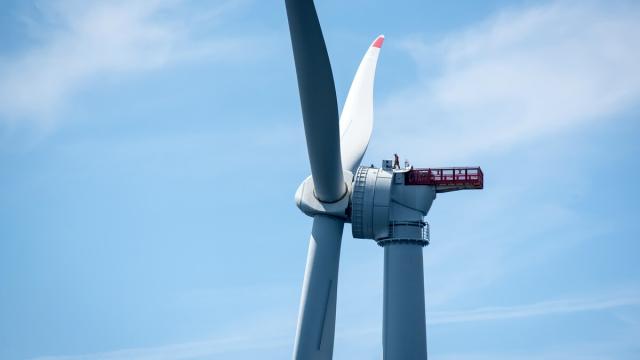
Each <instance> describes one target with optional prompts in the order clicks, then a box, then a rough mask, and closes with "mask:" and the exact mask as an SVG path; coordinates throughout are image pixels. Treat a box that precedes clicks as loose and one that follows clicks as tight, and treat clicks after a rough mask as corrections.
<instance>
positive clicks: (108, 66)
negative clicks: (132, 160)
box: [0, 0, 246, 123]
mask: <svg viewBox="0 0 640 360" xmlns="http://www.w3.org/2000/svg"><path fill="white" fill-rule="evenodd" d="M236 2H237V1H226V0H225V1H217V2H215V3H214V4H212V5H209V6H208V9H205V10H206V11H205V10H203V9H197V10H189V6H188V5H190V4H185V3H186V2H185V1H180V0H173V1H172V0H134V1H91V2H84V1H73V0H62V1H58V2H54V3H53V5H49V6H46V7H42V8H40V15H41V16H40V17H38V21H36V20H33V19H31V20H27V21H26V22H25V23H26V24H29V28H30V29H31V32H32V33H33V35H34V38H37V39H38V41H36V42H35V45H34V46H32V47H31V48H28V49H26V50H25V51H24V52H21V53H19V54H12V55H5V56H1V55H0V119H3V118H4V119H5V120H10V121H17V120H24V119H29V120H35V121H38V122H40V123H42V122H45V121H47V120H50V119H51V117H52V115H54V114H55V112H56V111H57V110H59V109H60V108H61V107H62V106H63V105H65V104H66V103H67V102H68V100H69V98H70V96H72V95H73V94H74V93H75V92H77V91H78V90H80V89H81V88H82V87H83V86H85V85H87V84H88V83H89V82H91V81H93V80H96V79H98V78H99V77H101V76H105V75H107V76H109V75H114V74H115V75H118V74H123V73H130V72H138V71H149V70H156V69H160V68H163V67H165V66H168V65H171V64H174V63H176V62H180V61H184V60H189V59H197V58H202V57H207V58H214V59H221V58H223V59H228V58H232V59H233V58H234V57H235V58H238V57H240V54H241V53H242V50H241V49H242V47H241V45H243V44H245V43H246V39H242V38H229V37H217V38H213V37H212V36H211V34H208V36H201V34H198V31H197V30H198V28H199V27H206V25H207V24H211V23H214V24H215V23H216V22H218V21H219V19H220V17H221V16H222V15H223V14H225V13H226V12H228V11H229V10H230V9H231V8H232V6H231V5H232V4H234V3H236Z"/></svg>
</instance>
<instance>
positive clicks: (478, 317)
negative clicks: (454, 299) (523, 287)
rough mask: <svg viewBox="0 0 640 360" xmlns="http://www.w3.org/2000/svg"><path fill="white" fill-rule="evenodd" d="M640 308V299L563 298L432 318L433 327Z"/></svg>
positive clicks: (441, 314) (632, 297)
mask: <svg viewBox="0 0 640 360" xmlns="http://www.w3.org/2000/svg"><path fill="white" fill-rule="evenodd" d="M637 305H640V296H631V297H628V296H620V297H611V298H601V299H563V300H555V301H545V302H539V303H535V304H527V305H517V306H503V307H486V308H479V309H473V310H467V311H454V312H436V313H432V314H431V315H430V316H429V322H430V323H431V324H451V323H460V322H473V321H491V320H504V319H515V318H527V317H533V316H543V315H553V314H568V313H575V312H582V311H597V310H606V309H611V308H617V307H622V306H637Z"/></svg>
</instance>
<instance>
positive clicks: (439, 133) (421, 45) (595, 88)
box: [373, 2, 640, 160]
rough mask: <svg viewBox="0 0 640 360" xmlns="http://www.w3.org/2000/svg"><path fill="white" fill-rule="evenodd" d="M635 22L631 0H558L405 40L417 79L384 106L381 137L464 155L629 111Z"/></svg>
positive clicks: (635, 88)
mask: <svg viewBox="0 0 640 360" xmlns="http://www.w3.org/2000/svg"><path fill="white" fill-rule="evenodd" d="M638 18H640V6H639V5H638V4H637V3H633V2H628V3H627V2H624V3H620V2H615V3H612V2H589V3H583V2H579V3H575V2H574V3H571V2H554V3H550V4H546V5H543V6H537V7H532V8H524V9H516V10H511V11H506V12H503V13H501V14H499V15H497V16H494V17H492V18H490V19H489V20H487V21H485V22H483V23H481V24H479V25H476V26H471V27H469V28H467V29H466V30H465V31H463V32H459V33H455V34H452V35H448V36H446V37H445V38H444V39H442V40H441V41H439V42H437V43H426V42H424V41H421V40H420V39H418V38H413V39H410V40H406V41H404V42H403V45H402V46H403V47H404V48H405V49H406V50H407V51H408V52H409V54H410V55H411V56H412V57H413V58H414V59H415V61H416V63H417V66H418V69H419V80H418V82H417V83H416V84H413V85H411V86H410V87H407V88H405V89H404V90H402V91H400V92H399V93H396V94H393V95H391V96H390V97H389V98H387V99H386V101H384V102H383V103H382V104H381V107H380V108H379V111H378V113H377V121H376V127H377V130H376V134H375V137H376V140H375V142H378V141H380V142H382V143H383V144H390V143H393V144H395V145H394V146H396V148H397V147H398V146H404V147H405V148H402V149H397V150H395V151H402V152H403V153H415V154H419V153H423V154H429V155H428V156H427V157H428V158H429V159H430V160H434V159H435V160H441V159H440V158H439V156H438V155H437V154H443V155H444V154H446V157H447V159H449V160H451V159H467V158H468V157H469V156H470V155H474V154H477V153H478V152H483V151H487V150H507V149H510V148H511V147H512V146H513V145H516V144H520V143H522V142H526V141H529V140H531V139H534V138H536V137H540V136H544V135H553V134H554V133H557V132H559V131H563V130H566V129H568V128H571V127H574V126H576V125H580V124H583V123H585V122H588V121H592V120H596V119H602V118H606V117H609V116H611V115H614V114H616V113H618V112H620V111H623V110H624V109H625V108H627V107H628V106H629V105H631V104H634V103H637V102H638V100H640V66H639V65H638V64H640V37H638V36H637V34H639V33H640V22H638V21H637V20H638ZM389 40H390V41H393V40H392V39H389ZM400 139H402V141H399V140H400ZM408 139H412V140H408ZM415 140H419V141H415ZM399 143H402V144H401V145H398V144H399ZM452 144H455V145H452ZM373 145H374V146H375V144H373ZM409 146H419V149H414V148H409ZM443 149H446V151H443ZM416 150H420V151H416ZM385 151H387V152H388V150H387V149H385ZM414 160H417V159H414Z"/></svg>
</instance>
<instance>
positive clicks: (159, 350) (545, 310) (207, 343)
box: [37, 296, 640, 360]
mask: <svg viewBox="0 0 640 360" xmlns="http://www.w3.org/2000/svg"><path fill="white" fill-rule="evenodd" d="M638 305H640V296H611V297H609V298H574V299H563V300H555V301H545V302H540V303H534V304H526V305H515V306H502V307H487V308H480V309H473V310H463V311H450V312H435V313H431V314H430V315H429V316H428V322H429V324H430V325H443V324H452V323H461V322H476V321H492V320H504V319H514V318H530V317H536V316H544V315H554V314H555V315H557V314H568V313H575V312H585V311H600V310H608V309H614V308H619V307H623V306H638ZM261 328H262V327H261ZM379 331H380V327H379V326H375V327H362V328H359V329H338V331H337V334H336V335H337V336H338V337H339V338H348V339H350V340H353V339H358V338H362V337H366V338H367V339H370V335H371V334H373V333H378V332H379ZM246 333H247V334H244V335H230V336H223V337H214V338H210V339H205V340H201V341H193V342H186V343H180V344H171V345H163V346H157V347H147V348H131V349H123V350H116V351H109V352H102V353H93V354H83V355H74V356H47V357H39V358H37V359H38V360H76V359H89V360H93V359H101V360H116V359H118V360H127V359H143V360H155V359H165V360H166V359H176V360H177V359H194V358H201V357H204V356H206V357H209V358H218V357H217V356H220V358H225V359H226V358H229V357H228V355H229V354H230V353H246V352H250V351H255V350H261V351H265V350H267V349H273V348H283V347H287V346H290V345H291V342H292V341H291V336H292V335H293V334H292V333H290V332H286V331H283V330H282V329H281V327H280V328H279V329H277V330H272V331H265V332H262V333H260V334H258V333H255V331H252V329H250V328H249V329H247V332H246ZM267 333H268V334H269V335H265V334H267Z"/></svg>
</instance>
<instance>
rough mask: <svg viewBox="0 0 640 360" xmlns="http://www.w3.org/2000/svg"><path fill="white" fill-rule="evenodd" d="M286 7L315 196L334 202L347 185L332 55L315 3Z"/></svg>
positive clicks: (305, 0) (303, 0) (299, 1)
mask: <svg viewBox="0 0 640 360" xmlns="http://www.w3.org/2000/svg"><path fill="white" fill-rule="evenodd" d="M286 7H287V17H288V19H289V31H290V33H291V44H292V47H293V57H294V60H295V63H296V74H297V76H298V90H299V92H300V103H301V105H302V119H303V121H304V132H305V135H306V138H307V152H308V153H309V163H310V165H311V175H312V176H313V183H314V188H315V194H316V197H317V198H318V199H319V200H321V201H324V202H334V201H336V200H338V199H340V198H341V197H342V196H343V195H344V194H345V191H346V186H345V184H344V177H343V175H342V166H341V164H340V132H339V130H338V102H337V100H336V89H335V85H334V82H333V73H332V72H331V64H330V62H329V55H328V54H327V48H326V46H325V43H324V38H323V37H322V30H321V29H320V23H319V21H318V16H317V14H316V9H315V7H314V6H313V0H286Z"/></svg>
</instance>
